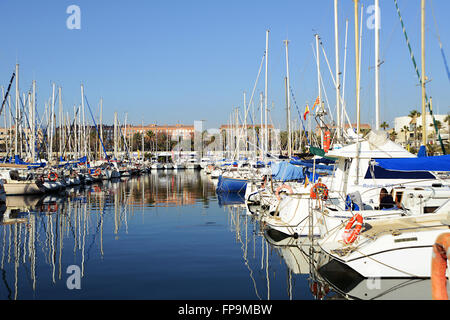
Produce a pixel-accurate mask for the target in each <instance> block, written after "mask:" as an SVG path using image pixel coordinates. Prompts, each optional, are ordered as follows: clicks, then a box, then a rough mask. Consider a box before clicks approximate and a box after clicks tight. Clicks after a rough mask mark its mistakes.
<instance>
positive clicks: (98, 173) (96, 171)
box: [92, 168, 102, 177]
mask: <svg viewBox="0 0 450 320" xmlns="http://www.w3.org/2000/svg"><path fill="white" fill-rule="evenodd" d="M101 174H102V170H100V168H97V169H95V171H94V173H93V174H92V175H93V176H94V177H98V176H99V175H101Z"/></svg>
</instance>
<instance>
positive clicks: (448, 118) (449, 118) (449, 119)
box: [444, 113, 450, 134]
mask: <svg viewBox="0 0 450 320" xmlns="http://www.w3.org/2000/svg"><path fill="white" fill-rule="evenodd" d="M444 122H445V123H447V134H450V113H449V114H447V116H446V117H445V118H444Z"/></svg>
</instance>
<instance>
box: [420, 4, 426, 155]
mask: <svg viewBox="0 0 450 320" xmlns="http://www.w3.org/2000/svg"><path fill="white" fill-rule="evenodd" d="M421 13H422V17H421V22H422V23H421V42H422V81H421V82H422V83H421V86H422V144H423V145H424V146H426V145H427V125H426V124H427V122H426V120H427V110H426V91H425V81H426V76H425V0H422V1H421Z"/></svg>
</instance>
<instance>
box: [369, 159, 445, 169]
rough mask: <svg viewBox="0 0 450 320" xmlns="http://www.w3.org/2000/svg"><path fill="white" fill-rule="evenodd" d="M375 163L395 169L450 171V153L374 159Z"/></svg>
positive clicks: (385, 167)
mask: <svg viewBox="0 0 450 320" xmlns="http://www.w3.org/2000/svg"><path fill="white" fill-rule="evenodd" d="M375 161H376V165H378V166H380V167H382V168H384V169H386V170H395V171H450V155H445V156H434V157H420V158H400V159H375Z"/></svg>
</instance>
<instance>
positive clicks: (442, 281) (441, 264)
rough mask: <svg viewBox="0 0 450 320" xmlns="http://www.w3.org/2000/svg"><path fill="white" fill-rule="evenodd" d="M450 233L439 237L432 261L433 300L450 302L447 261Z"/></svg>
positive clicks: (434, 246) (449, 252) (434, 247)
mask: <svg viewBox="0 0 450 320" xmlns="http://www.w3.org/2000/svg"><path fill="white" fill-rule="evenodd" d="M449 249H450V233H443V234H441V235H440V236H439V237H437V239H436V241H435V243H434V245H433V254H432V260H431V296H432V298H433V300H448V294H447V277H446V272H447V260H448V256H449V254H450V251H449Z"/></svg>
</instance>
